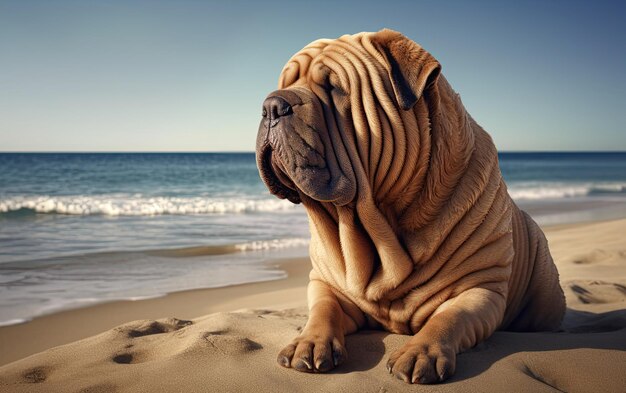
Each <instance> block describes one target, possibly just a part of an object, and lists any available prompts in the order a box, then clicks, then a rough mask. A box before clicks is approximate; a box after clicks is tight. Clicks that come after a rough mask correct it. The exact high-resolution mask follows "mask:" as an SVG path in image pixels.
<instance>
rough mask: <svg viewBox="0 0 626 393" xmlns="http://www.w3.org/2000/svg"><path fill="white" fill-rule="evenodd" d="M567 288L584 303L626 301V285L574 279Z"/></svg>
mask: <svg viewBox="0 0 626 393" xmlns="http://www.w3.org/2000/svg"><path fill="white" fill-rule="evenodd" d="M565 288H566V290H567V291H568V292H569V291H571V293H573V295H574V297H575V299H577V300H578V301H580V302H581V303H583V304H602V303H616V302H624V301H626V285H623V284H620V283H614V282H605V281H589V280H574V281H570V282H568V283H567V285H566V286H565Z"/></svg>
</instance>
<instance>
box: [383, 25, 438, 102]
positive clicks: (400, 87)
mask: <svg viewBox="0 0 626 393" xmlns="http://www.w3.org/2000/svg"><path fill="white" fill-rule="evenodd" d="M371 40H372V42H373V43H374V45H376V46H377V47H378V50H379V51H380V53H381V54H382V55H383V56H384V57H385V58H386V59H387V63H388V64H389V68H388V69H387V70H388V72H389V80H390V81H391V84H392V85H393V90H394V93H395V95H396V100H397V101H398V104H399V105H400V107H401V108H402V109H403V110H409V109H411V108H412V107H413V105H415V103H416V102H417V101H418V100H419V99H420V97H421V96H422V94H423V93H424V92H425V91H426V90H427V89H428V88H430V87H431V86H432V85H433V84H434V83H435V82H436V81H437V77H438V76H439V73H440V72H441V65H440V64H439V62H438V61H437V60H435V58H434V57H433V56H432V55H431V54H430V53H428V52H426V51H425V50H424V48H422V47H421V46H419V45H418V44H416V43H415V42H413V41H412V40H410V39H408V38H407V37H405V36H403V35H402V34H400V33H398V32H396V31H393V30H389V29H383V30H381V31H379V32H378V33H376V34H374V35H373V36H372V37H371Z"/></svg>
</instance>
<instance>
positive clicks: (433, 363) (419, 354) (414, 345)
mask: <svg viewBox="0 0 626 393" xmlns="http://www.w3.org/2000/svg"><path fill="white" fill-rule="evenodd" d="M416 338H417V337H414V338H413V339H412V340H410V341H409V342H408V343H406V344H405V345H404V346H403V347H402V348H400V349H399V350H397V351H396V352H394V353H393V354H391V356H390V357H389V361H387V370H389V372H390V373H392V374H393V375H395V376H396V377H397V378H399V379H401V380H403V381H404V382H407V383H420V384H426V383H436V382H441V381H444V380H446V379H448V378H449V377H450V376H451V375H452V374H454V368H455V366H456V353H455V351H454V349H453V348H452V347H451V346H448V345H444V344H441V343H427V342H424V341H422V340H420V339H416Z"/></svg>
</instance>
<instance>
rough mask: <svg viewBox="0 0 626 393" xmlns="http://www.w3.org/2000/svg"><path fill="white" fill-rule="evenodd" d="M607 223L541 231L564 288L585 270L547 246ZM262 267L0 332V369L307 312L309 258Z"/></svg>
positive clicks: (49, 316) (274, 261) (61, 313)
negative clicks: (181, 328) (104, 336)
mask: <svg viewBox="0 0 626 393" xmlns="http://www.w3.org/2000/svg"><path fill="white" fill-rule="evenodd" d="M610 223H617V224H620V223H624V224H625V226H626V219H624V218H613V219H610V220H594V221H585V222H582V223H579V222H578V223H566V224H555V225H545V226H542V229H543V230H544V231H545V232H546V235H547V236H548V238H549V240H550V241H551V243H550V246H551V249H552V250H553V255H554V257H555V261H556V262H557V265H558V268H559V271H560V273H561V280H562V282H561V283H562V285H563V286H564V285H565V282H566V281H567V278H568V277H570V276H572V273H571V272H572V271H573V272H576V273H577V272H578V270H577V268H579V267H581V266H582V267H584V265H585V264H581V266H564V264H563V263H562V262H563V260H564V259H565V260H567V259H571V255H569V254H571V251H565V252H563V251H562V250H560V249H558V250H557V249H553V246H554V244H553V242H552V241H553V240H557V242H558V241H559V240H558V239H559V238H561V237H562V236H563V233H567V232H568V231H569V232H571V231H579V232H580V231H582V232H586V231H587V230H588V229H589V227H592V226H606V225H609V224H610ZM565 240H566V239H561V240H560V241H561V242H564V241H565ZM556 248H558V245H557V247H556ZM589 251H593V250H592V249H590V250H589ZM566 254H567V255H566ZM575 263H576V262H575ZM264 265H265V266H267V267H272V268H276V269H279V270H282V271H284V272H286V274H287V277H286V278H283V279H276V280H270V281H259V282H251V283H243V284H236V285H230V286H224V287H212V288H202V289H191V290H183V291H176V292H171V293H167V294H165V295H163V296H159V297H154V298H147V299H140V300H115V301H109V302H103V303H97V304H94V305H86V306H84V307H80V308H73V309H68V310H60V311H57V312H53V313H51V314H46V315H43V316H39V317H35V318H33V319H31V320H28V321H26V322H23V323H19V324H14V325H7V326H0V347H2V348H3V351H0V366H2V365H5V364H8V363H11V362H13V361H16V360H19V359H22V358H24V357H27V356H29V355H32V354H35V353H38V352H41V351H44V350H46V349H49V348H52V347H56V346H59V345H63V344H67V343H70V342H74V341H77V340H80V339H83V338H86V337H89V336H93V335H95V334H98V333H101V332H103V331H106V330H108V329H111V328H113V327H115V326H118V325H121V324H123V323H126V322H128V321H132V320H140V319H159V318H164V317H176V318H179V319H193V318H197V317H201V316H204V315H207V314H212V313H216V312H230V311H236V310H241V309H255V308H265V309H271V310H279V309H286V308H297V307H304V306H306V284H307V283H308V273H309V271H310V269H311V264H310V260H309V258H308V256H307V257H283V258H280V259H278V258H275V259H271V260H269V261H267V262H265V263H264ZM585 278H589V279H593V278H594V277H589V276H587V277H585ZM569 306H570V303H569V302H568V307H569ZM579 306H580V307H577V308H579V309H585V308H586V307H585V305H584V304H580V305H579ZM14 343H20V344H19V345H15V344H14Z"/></svg>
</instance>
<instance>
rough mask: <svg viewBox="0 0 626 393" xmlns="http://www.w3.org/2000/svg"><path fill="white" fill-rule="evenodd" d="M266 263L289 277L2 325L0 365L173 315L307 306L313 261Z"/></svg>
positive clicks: (189, 316) (119, 302)
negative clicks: (133, 323)
mask: <svg viewBox="0 0 626 393" xmlns="http://www.w3.org/2000/svg"><path fill="white" fill-rule="evenodd" d="M265 265H267V266H272V267H276V268H277V269H280V270H283V271H285V272H286V273H287V277H286V278H283V279H278V280H270V281H259V282H252V283H244V284H236V285H229V286H225V287H218V288H202V289H191V290H185V291H178V292H172V293H168V294H165V295H164V296H159V297H155V298H149V299H142V300H116V301H111V302H103V303H98V304H94V305H88V306H85V307H80V308H74V309H69V310H61V311H58V312H54V313H51V314H47V315H42V316H40V317H35V318H33V319H31V320H29V321H26V322H23V323H19V324H15V325H8V326H0V348H2V351H0V366H3V365H5V364H8V363H11V362H13V361H16V360H19V359H22V358H24V357H27V356H29V355H32V354H35V353H38V352H41V351H44V350H46V349H49V348H52V347H56V346H59V345H63V344H67V343H70V342H73V341H76V340H80V339H83V338H86V337H89V336H93V335H95V334H98V333H101V332H103V331H105V330H108V329H111V328H113V327H115V326H118V325H121V324H123V323H125V322H128V321H132V320H138V319H158V318H164V317H170V316H174V317H176V318H179V319H193V318H197V317H200V316H203V315H206V314H212V313H216V312H227V311H235V310H239V309H245V308H267V309H281V308H291V307H301V306H304V305H306V284H307V283H308V281H309V271H310V269H311V264H310V262H309V258H308V257H302V258H284V259H275V260H271V261H268V262H266V263H265ZM242 305H245V306H242ZM15 343H19V345H15Z"/></svg>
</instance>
